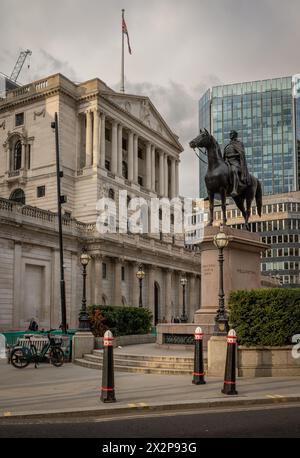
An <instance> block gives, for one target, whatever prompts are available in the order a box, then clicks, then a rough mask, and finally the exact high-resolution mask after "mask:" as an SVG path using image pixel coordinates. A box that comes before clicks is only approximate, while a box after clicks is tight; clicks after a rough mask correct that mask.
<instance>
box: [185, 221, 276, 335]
mask: <svg viewBox="0 0 300 458" xmlns="http://www.w3.org/2000/svg"><path fill="white" fill-rule="evenodd" d="M218 232H219V227H217V226H213V227H206V228H205V229H204V239H203V242H202V243H201V309H199V310H197V311H196V312H195V316H194V322H195V323H196V324H199V325H200V326H201V325H210V326H211V329H212V327H213V325H214V322H215V321H214V320H215V316H216V311H217V309H218V302H219V297H218V293H219V262H218V255H219V253H218V249H217V248H216V247H215V246H214V244H213V238H214V236H215V235H216V234H217V233H218ZM224 233H225V234H226V235H227V236H228V238H229V244H228V246H227V248H225V249H224V293H225V306H227V302H228V295H229V292H230V291H236V290H241V289H254V288H261V274H260V254H261V252H262V251H264V250H265V249H267V247H268V245H266V244H265V243H262V242H261V241H260V238H259V235H257V234H254V233H251V232H248V231H244V230H239V229H232V228H230V227H226V226H225V227H224Z"/></svg>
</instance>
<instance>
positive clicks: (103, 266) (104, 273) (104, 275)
mask: <svg viewBox="0 0 300 458" xmlns="http://www.w3.org/2000/svg"><path fill="white" fill-rule="evenodd" d="M106 270H107V269H106V263H105V262H103V263H102V278H103V279H104V280H105V279H106Z"/></svg>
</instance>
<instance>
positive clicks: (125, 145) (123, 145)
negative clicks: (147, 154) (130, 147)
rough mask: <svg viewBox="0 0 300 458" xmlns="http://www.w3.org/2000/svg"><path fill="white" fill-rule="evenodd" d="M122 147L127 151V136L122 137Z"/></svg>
mask: <svg viewBox="0 0 300 458" xmlns="http://www.w3.org/2000/svg"><path fill="white" fill-rule="evenodd" d="M122 149H123V150H125V151H127V138H122Z"/></svg>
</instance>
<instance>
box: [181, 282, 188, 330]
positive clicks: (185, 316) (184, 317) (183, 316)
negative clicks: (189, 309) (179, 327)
mask: <svg viewBox="0 0 300 458" xmlns="http://www.w3.org/2000/svg"><path fill="white" fill-rule="evenodd" d="M187 282H188V281H187V278H186V277H181V279H180V284H181V285H182V315H181V317H180V321H181V323H187V321H188V317H187V315H186V313H185V287H186V285H187Z"/></svg>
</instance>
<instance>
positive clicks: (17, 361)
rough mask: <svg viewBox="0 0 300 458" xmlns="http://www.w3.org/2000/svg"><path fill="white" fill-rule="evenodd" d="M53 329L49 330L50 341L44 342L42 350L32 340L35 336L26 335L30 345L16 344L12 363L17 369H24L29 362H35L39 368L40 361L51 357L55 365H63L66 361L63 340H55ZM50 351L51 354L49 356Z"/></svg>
mask: <svg viewBox="0 0 300 458" xmlns="http://www.w3.org/2000/svg"><path fill="white" fill-rule="evenodd" d="M52 331H54V329H50V331H47V337H48V342H46V343H45V344H44V346H43V348H42V349H41V351H40V352H39V351H38V350H37V348H36V346H35V344H34V343H33V342H32V340H31V338H32V337H33V336H32V335H28V336H26V335H25V336H24V338H25V339H28V341H29V344H30V347H29V348H27V347H23V346H20V345H18V346H15V347H14V349H13V350H12V352H11V355H10V361H11V364H12V365H13V366H14V367H16V368H17V369H23V368H24V367H27V366H28V364H29V363H34V367H35V368H37V366H38V364H39V363H41V362H45V361H47V360H48V359H49V361H50V363H51V364H53V366H55V367H60V366H62V365H63V363H64V352H63V351H62V349H61V341H60V342H56V341H55V338H54V337H53V336H51V335H50V333H51V332H52ZM48 352H49V356H47V353H48Z"/></svg>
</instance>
